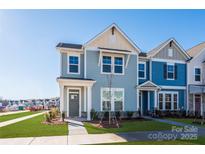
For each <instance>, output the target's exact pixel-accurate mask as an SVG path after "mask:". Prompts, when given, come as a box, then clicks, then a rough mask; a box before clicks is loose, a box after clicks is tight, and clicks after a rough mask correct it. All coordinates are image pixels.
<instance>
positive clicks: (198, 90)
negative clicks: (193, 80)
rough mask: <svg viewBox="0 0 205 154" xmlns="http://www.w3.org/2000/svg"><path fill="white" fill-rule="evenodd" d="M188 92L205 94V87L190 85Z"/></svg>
mask: <svg viewBox="0 0 205 154" xmlns="http://www.w3.org/2000/svg"><path fill="white" fill-rule="evenodd" d="M188 91H189V93H191V94H201V93H205V85H189V86H188Z"/></svg>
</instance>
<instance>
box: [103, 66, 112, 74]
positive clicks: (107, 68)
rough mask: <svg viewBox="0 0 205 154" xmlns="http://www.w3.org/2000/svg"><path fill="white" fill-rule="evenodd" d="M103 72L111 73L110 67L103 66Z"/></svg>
mask: <svg viewBox="0 0 205 154" xmlns="http://www.w3.org/2000/svg"><path fill="white" fill-rule="evenodd" d="M103 72H107V73H110V72H111V65H103Z"/></svg>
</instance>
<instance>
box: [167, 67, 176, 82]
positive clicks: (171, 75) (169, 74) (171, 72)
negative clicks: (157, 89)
mask: <svg viewBox="0 0 205 154" xmlns="http://www.w3.org/2000/svg"><path fill="white" fill-rule="evenodd" d="M174 72H175V71H174V64H167V79H171V80H173V79H174V76H175V74H174Z"/></svg>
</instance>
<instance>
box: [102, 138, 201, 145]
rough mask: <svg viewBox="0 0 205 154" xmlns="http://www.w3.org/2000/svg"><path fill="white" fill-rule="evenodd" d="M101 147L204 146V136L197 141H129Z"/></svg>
mask: <svg viewBox="0 0 205 154" xmlns="http://www.w3.org/2000/svg"><path fill="white" fill-rule="evenodd" d="M101 145H205V136H202V137H199V138H198V139H197V140H188V141H183V140H176V141H130V142H117V143H106V144H101Z"/></svg>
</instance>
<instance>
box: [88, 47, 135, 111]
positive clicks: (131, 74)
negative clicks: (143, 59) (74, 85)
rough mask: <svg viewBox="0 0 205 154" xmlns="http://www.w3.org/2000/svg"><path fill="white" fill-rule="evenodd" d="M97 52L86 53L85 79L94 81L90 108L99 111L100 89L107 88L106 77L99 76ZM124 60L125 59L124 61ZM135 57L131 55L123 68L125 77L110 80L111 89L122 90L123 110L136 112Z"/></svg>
mask: <svg viewBox="0 0 205 154" xmlns="http://www.w3.org/2000/svg"><path fill="white" fill-rule="evenodd" d="M98 59H99V52H97V51H87V78H90V79H94V80H96V83H95V84H94V85H93V88H92V108H94V109H95V110H97V111H99V110H100V107H101V96H100V95H101V94H100V93H101V88H103V87H108V75H105V74H101V67H100V66H98ZM125 60H126V59H125ZM136 64H137V56H136V55H131V57H130V60H129V64H128V67H127V68H125V75H114V76H113V78H112V87H113V88H124V94H125V97H124V109H125V110H126V111H136V109H137V106H136V105H137V97H136V84H137V77H136V74H137V73H136V72H137V67H136Z"/></svg>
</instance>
